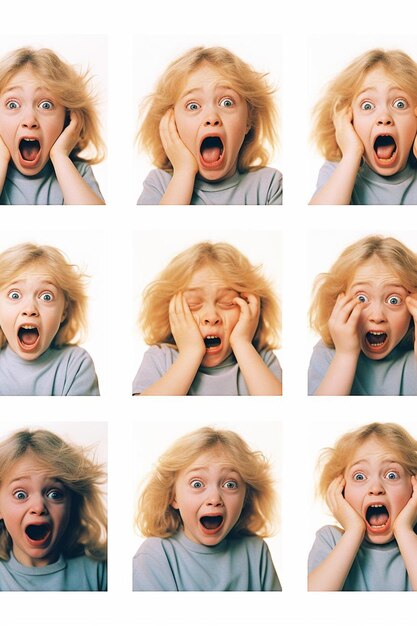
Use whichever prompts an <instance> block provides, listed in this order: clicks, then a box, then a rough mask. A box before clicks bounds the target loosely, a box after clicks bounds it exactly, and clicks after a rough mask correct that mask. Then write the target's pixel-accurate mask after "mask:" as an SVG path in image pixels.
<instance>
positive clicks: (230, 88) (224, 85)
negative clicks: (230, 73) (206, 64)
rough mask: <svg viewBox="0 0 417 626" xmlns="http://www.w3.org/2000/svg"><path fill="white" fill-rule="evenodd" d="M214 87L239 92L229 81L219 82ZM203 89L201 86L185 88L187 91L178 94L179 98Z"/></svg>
mask: <svg viewBox="0 0 417 626" xmlns="http://www.w3.org/2000/svg"><path fill="white" fill-rule="evenodd" d="M215 89H229V90H230V91H233V92H234V93H235V94H237V95H239V93H238V92H237V91H236V89H235V88H234V87H232V86H231V85H230V84H229V83H226V82H224V83H223V82H219V83H217V84H216V86H215ZM203 91H204V89H203V88H202V87H192V88H191V89H187V91H184V92H183V93H182V94H180V97H179V100H182V99H183V98H186V97H187V96H189V95H190V94H193V93H195V94H198V93H200V92H203Z"/></svg>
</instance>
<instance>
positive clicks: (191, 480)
mask: <svg viewBox="0 0 417 626" xmlns="http://www.w3.org/2000/svg"><path fill="white" fill-rule="evenodd" d="M273 510H274V489H273V483H272V479H271V477H270V468H269V465H268V462H267V461H266V459H265V458H264V457H263V456H262V454H261V453H260V452H254V451H252V450H251V449H250V448H249V447H248V445H247V444H246V442H245V441H243V439H241V437H240V436H239V435H237V434H236V433H234V432H232V431H227V430H215V429H214V428H200V429H199V430H196V431H194V432H192V433H190V434H187V435H185V436H183V437H181V438H180V439H178V440H177V441H176V442H175V443H174V444H173V445H172V446H171V447H170V448H169V449H168V450H167V451H166V452H165V454H164V455H163V456H162V457H161V458H160V459H159V461H158V464H157V466H156V468H155V470H154V472H153V474H152V475H151V476H150V478H149V481H148V483H147V485H146V486H145V488H144V490H143V493H142V495H141V497H140V500H139V506H138V514H137V524H138V528H139V530H140V531H141V533H142V535H144V536H146V537H148V539H147V540H146V541H145V542H144V543H143V544H142V545H141V546H140V548H139V550H138V551H137V553H136V555H135V557H134V559H133V590H134V591H281V585H280V582H279V580H278V576H277V574H276V572H275V569H274V565H273V563H272V559H271V556H270V553H269V550H268V547H267V545H266V543H265V542H264V541H263V540H262V539H261V537H265V536H267V534H269V533H268V527H269V525H270V523H271V521H272V519H273Z"/></svg>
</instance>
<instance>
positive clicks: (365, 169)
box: [311, 50, 417, 204]
mask: <svg viewBox="0 0 417 626" xmlns="http://www.w3.org/2000/svg"><path fill="white" fill-rule="evenodd" d="M314 113H315V125H314V133H313V134H314V138H315V141H316V143H317V146H318V148H319V150H320V152H322V154H323V155H324V157H325V159H326V163H325V164H324V165H323V167H322V169H321V170H320V173H319V178H318V184H317V191H316V193H315V194H314V196H313V198H312V200H311V204H417V160H416V155H417V148H416V133H417V117H416V116H417V64H416V63H415V62H414V61H413V60H412V59H411V58H410V57H409V56H407V55H406V54H405V53H404V52H401V51H399V50H389V51H384V50H370V51H368V52H366V53H364V54H362V55H361V56H360V57H358V58H357V59H355V60H354V61H353V63H351V64H350V65H349V66H348V67H347V68H346V69H345V70H343V71H342V72H341V73H340V74H339V75H338V76H337V77H336V78H335V79H334V80H333V81H332V82H331V83H330V84H329V85H328V87H327V89H326V90H325V92H324V95H323V97H322V98H321V100H320V101H319V102H318V104H317V105H316V108H315V111H314Z"/></svg>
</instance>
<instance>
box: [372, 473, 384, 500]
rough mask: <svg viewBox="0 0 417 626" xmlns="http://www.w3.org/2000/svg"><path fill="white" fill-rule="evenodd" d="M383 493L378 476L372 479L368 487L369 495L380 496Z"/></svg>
mask: <svg viewBox="0 0 417 626" xmlns="http://www.w3.org/2000/svg"><path fill="white" fill-rule="evenodd" d="M384 493H385V489H384V485H383V484H382V482H381V480H380V478H379V476H376V477H374V478H373V480H372V481H371V484H370V485H369V494H370V495H372V496H381V495H382V494H384Z"/></svg>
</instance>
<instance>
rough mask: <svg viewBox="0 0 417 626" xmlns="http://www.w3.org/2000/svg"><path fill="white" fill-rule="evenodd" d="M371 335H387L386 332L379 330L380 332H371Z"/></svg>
mask: <svg viewBox="0 0 417 626" xmlns="http://www.w3.org/2000/svg"><path fill="white" fill-rule="evenodd" d="M369 333H370V334H371V335H385V333H384V331H383V330H379V331H376V330H370V331H369Z"/></svg>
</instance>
